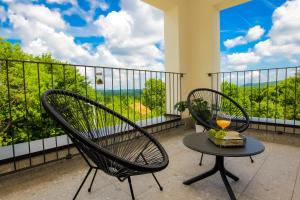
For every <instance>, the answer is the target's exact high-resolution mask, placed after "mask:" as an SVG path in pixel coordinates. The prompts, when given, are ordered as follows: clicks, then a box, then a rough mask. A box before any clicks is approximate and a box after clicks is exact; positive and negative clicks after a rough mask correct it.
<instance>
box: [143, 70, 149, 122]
mask: <svg viewBox="0 0 300 200" xmlns="http://www.w3.org/2000/svg"><path fill="white" fill-rule="evenodd" d="M146 81H147V72H146V70H145V83H144V84H145V88H144V90H145V95H146V97H145V103H146V126H147V125H148V91H146Z"/></svg>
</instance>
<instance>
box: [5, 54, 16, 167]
mask: <svg viewBox="0 0 300 200" xmlns="http://www.w3.org/2000/svg"><path fill="white" fill-rule="evenodd" d="M5 69H6V86H7V99H8V110H9V121H10V123H11V125H10V126H9V133H10V134H11V137H12V150H13V160H14V171H16V169H17V165H16V152H15V143H14V132H13V122H12V113H11V100H10V99H11V97H10V84H9V69H8V60H5Z"/></svg>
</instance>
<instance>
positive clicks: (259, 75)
mask: <svg viewBox="0 0 300 200" xmlns="http://www.w3.org/2000/svg"><path fill="white" fill-rule="evenodd" d="M260 81H261V70H259V71H258V96H259V99H260V96H261V94H260ZM260 106H261V105H260V100H259V102H258V113H260ZM260 119H261V118H260V116H259V117H258V121H261V120H260ZM257 128H258V129H259V124H258V125H257Z"/></svg>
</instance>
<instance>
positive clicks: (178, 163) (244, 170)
mask: <svg viewBox="0 0 300 200" xmlns="http://www.w3.org/2000/svg"><path fill="white" fill-rule="evenodd" d="M192 131H193V130H182V129H175V130H172V131H169V132H167V133H163V134H160V135H158V139H159V140H160V141H161V142H162V144H163V146H164V147H165V148H166V150H167V152H168V154H169V157H170V164H169V166H168V167H167V168H166V169H165V170H164V171H162V172H160V173H157V177H158V179H159V181H160V182H161V184H162V185H163V187H164V191H160V190H159V189H158V187H157V185H156V183H155V181H154V179H153V178H152V176H151V175H143V176H137V177H133V178H132V183H133V187H134V191H135V194H136V197H137V199H140V200H152V199H155V200H164V199H165V200H171V199H172V200H179V199H182V200H193V199H195V200H200V199H208V200H214V199H229V197H228V194H227V192H226V189H225V187H224V185H223V182H222V181H221V177H220V175H219V174H215V175H214V176H211V177H209V178H207V179H204V180H202V181H200V182H197V183H195V184H193V185H190V186H186V185H183V184H182V182H183V181H184V180H186V179H188V178H191V177H193V176H195V175H198V174H200V173H202V172H205V171H206V170H208V169H210V168H211V167H212V166H213V163H214V158H213V157H212V156H204V165H203V166H199V165H198V163H199V159H200V154H199V153H197V152H194V151H192V150H190V149H188V148H186V147H185V146H184V145H183V144H182V138H183V136H184V135H186V134H189V133H191V132H192ZM264 144H265V147H266V150H265V152H264V153H262V154H260V155H257V156H255V157H254V159H255V163H253V164H251V163H250V159H249V158H247V157H246V158H226V159H225V165H226V167H227V168H228V169H229V170H230V171H231V172H233V173H234V174H236V175H237V176H239V177H240V180H239V181H237V182H234V181H231V180H230V179H229V181H230V184H231V186H232V188H233V190H234V192H235V194H236V196H237V197H238V199H240V200H263V199H266V200H277V199H278V200H300V169H299V168H300V148H298V147H293V146H288V145H280V144H274V143H264ZM86 171H87V166H86V165H85V163H84V162H83V160H82V159H81V158H80V157H79V156H78V157H75V158H73V159H71V160H64V161H59V162H55V163H51V164H47V165H45V166H42V167H37V168H34V169H30V170H25V171H22V172H19V173H16V174H12V175H7V176H3V177H0V199H5V200H19V199H22V200H26V199H34V200H43V199H45V200H46V199H47V200H52V199H53V200H67V199H72V197H73V195H74V193H75V191H76V189H77V188H78V186H79V184H80V182H81V180H82V178H83V177H84V175H85V173H86ZM90 178H91V177H90ZM90 178H89V180H90ZM89 180H88V181H87V184H86V185H85V186H84V187H83V189H82V191H81V192H80V194H79V196H78V199H84V200H94V199H98V200H100V199H101V200H102V199H114V200H116V199H122V200H123V199H124V200H126V199H128V200H129V199H131V197H130V192H129V187H128V184H127V182H123V183H120V182H119V181H118V180H117V179H115V178H113V177H109V176H107V175H105V174H103V173H98V175H97V177H96V179H95V183H94V186H93V189H92V192H91V193H89V192H88V191H87V185H88V183H89Z"/></svg>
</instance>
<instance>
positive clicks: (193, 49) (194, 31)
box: [144, 0, 248, 107]
mask: <svg viewBox="0 0 300 200" xmlns="http://www.w3.org/2000/svg"><path fill="white" fill-rule="evenodd" d="M144 1H145V2H148V3H150V4H152V5H153V6H156V7H158V8H160V9H162V10H163V11H164V17H165V22H164V23H165V67H166V71H174V72H181V73H185V75H184V78H183V80H182V99H183V100H185V99H186V98H187V95H188V93H189V92H190V91H191V90H193V89H195V88H199V87H206V88H210V87H211V78H210V77H209V76H208V73H211V72H218V71H219V70H220V16H219V12H220V10H221V9H224V8H228V7H231V6H233V5H237V4H240V3H242V2H246V1H248V0H210V1H208V0H144ZM167 88H168V90H169V89H171V90H172V88H171V86H169V85H168V84H167ZM170 98H172V97H169V96H168V95H167V102H170V101H169V100H170ZM168 107H169V106H168ZM171 107H172V106H171Z"/></svg>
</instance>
